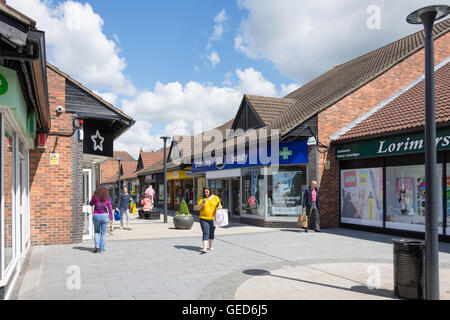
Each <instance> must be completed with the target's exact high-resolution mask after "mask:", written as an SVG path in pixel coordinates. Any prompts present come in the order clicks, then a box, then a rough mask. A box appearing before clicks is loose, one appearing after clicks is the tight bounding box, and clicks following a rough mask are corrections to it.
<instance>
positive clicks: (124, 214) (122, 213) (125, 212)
mask: <svg viewBox="0 0 450 320" xmlns="http://www.w3.org/2000/svg"><path fill="white" fill-rule="evenodd" d="M129 212H130V210H128V209H126V210H120V226H121V227H122V228H123V217H124V216H125V217H126V218H127V226H129V225H130V216H129Z"/></svg>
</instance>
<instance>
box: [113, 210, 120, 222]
mask: <svg viewBox="0 0 450 320" xmlns="http://www.w3.org/2000/svg"><path fill="white" fill-rule="evenodd" d="M114 220H115V221H120V211H119V210H114Z"/></svg>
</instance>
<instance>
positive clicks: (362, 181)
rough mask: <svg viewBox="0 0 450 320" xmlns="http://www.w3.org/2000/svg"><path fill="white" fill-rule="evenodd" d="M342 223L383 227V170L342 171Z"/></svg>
mask: <svg viewBox="0 0 450 320" xmlns="http://www.w3.org/2000/svg"><path fill="white" fill-rule="evenodd" d="M341 221H342V222H343V223H351V224H360V225H369V226H379V227H382V226H383V169H382V168H370V169H352V170H343V171H341Z"/></svg>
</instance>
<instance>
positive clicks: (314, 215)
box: [306, 204, 320, 230]
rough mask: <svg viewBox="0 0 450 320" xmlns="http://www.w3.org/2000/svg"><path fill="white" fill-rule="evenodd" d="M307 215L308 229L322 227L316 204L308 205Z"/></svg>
mask: <svg viewBox="0 0 450 320" xmlns="http://www.w3.org/2000/svg"><path fill="white" fill-rule="evenodd" d="M306 215H307V216H308V229H314V230H316V229H320V216H319V209H317V207H316V204H313V205H312V206H311V207H306Z"/></svg>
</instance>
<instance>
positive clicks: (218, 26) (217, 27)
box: [206, 9, 228, 50]
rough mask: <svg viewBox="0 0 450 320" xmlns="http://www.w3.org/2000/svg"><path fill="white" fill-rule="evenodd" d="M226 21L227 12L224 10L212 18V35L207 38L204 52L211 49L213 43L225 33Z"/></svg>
mask: <svg viewBox="0 0 450 320" xmlns="http://www.w3.org/2000/svg"><path fill="white" fill-rule="evenodd" d="M227 20H228V17H227V12H226V11H225V9H222V10H221V11H220V12H219V13H218V14H217V15H216V16H215V17H214V26H213V33H212V35H211V36H210V37H209V41H208V44H207V45H206V50H209V49H211V47H212V44H213V42H214V41H218V40H221V39H222V35H223V33H224V32H225V24H226V22H227Z"/></svg>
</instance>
